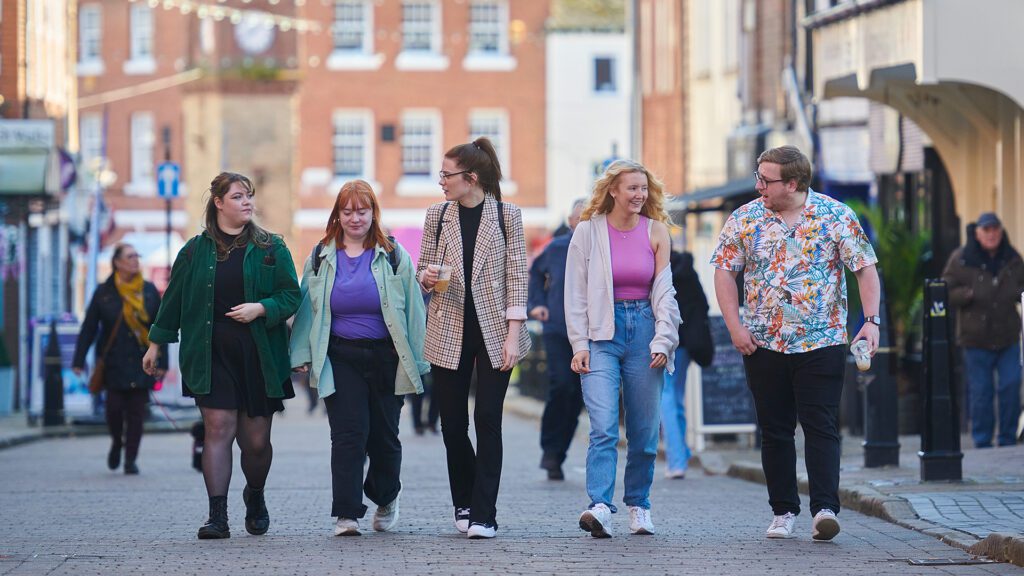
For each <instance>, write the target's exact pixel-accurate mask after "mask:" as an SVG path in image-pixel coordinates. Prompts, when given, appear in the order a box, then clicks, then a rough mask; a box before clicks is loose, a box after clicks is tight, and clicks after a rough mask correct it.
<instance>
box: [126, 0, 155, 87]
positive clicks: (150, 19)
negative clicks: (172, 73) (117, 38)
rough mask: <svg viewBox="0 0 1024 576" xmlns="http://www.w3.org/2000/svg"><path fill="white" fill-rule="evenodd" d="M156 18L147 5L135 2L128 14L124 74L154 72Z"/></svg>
mask: <svg viewBox="0 0 1024 576" xmlns="http://www.w3.org/2000/svg"><path fill="white" fill-rule="evenodd" d="M155 19H156V16H155V15H154V12H153V9H152V8H150V7H149V4H146V3H144V2H135V3H133V4H131V6H130V7H129V12H128V22H129V26H128V54H129V59H128V60H126V61H125V62H124V65H123V69H124V73H125V74H130V75H135V74H153V73H154V72H156V60H155V59H154V57H153V51H154V49H155V40H154V36H155V34H156V23H155Z"/></svg>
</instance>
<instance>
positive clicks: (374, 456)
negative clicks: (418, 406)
mask: <svg viewBox="0 0 1024 576" xmlns="http://www.w3.org/2000/svg"><path fill="white" fill-rule="evenodd" d="M425 332H426V312H425V310H424V306H423V295H422V294H421V293H420V289H419V285H418V284H417V282H416V277H415V269H414V267H413V263H412V260H411V259H410V258H409V254H408V253H406V251H405V250H404V249H403V248H402V247H401V246H400V245H399V244H398V243H397V242H395V241H394V240H393V239H391V238H389V237H388V236H386V235H385V234H384V232H383V230H381V225H380V206H379V205H378V204H377V198H376V194H374V192H373V189H372V188H371V187H370V185H369V184H367V183H366V182H364V181H362V180H353V181H351V182H346V183H345V185H344V186H342V187H341V191H340V192H338V197H337V199H336V200H335V203H334V209H333V210H332V211H331V216H330V218H329V219H328V220H327V230H326V233H325V234H324V239H323V240H322V241H321V242H320V243H319V244H318V245H317V248H316V249H314V250H313V254H312V255H310V257H309V259H307V260H306V265H305V267H304V269H303V272H302V304H301V305H300V306H299V312H298V313H297V314H296V315H295V323H294V325H293V326H292V339H291V361H292V366H293V367H294V368H295V370H296V371H300V372H306V371H307V370H308V371H309V372H310V376H309V384H310V386H314V387H316V388H317V389H318V391H319V393H320V397H321V398H323V399H324V404H325V405H326V407H327V417H328V420H329V422H330V426H331V479H332V484H333V490H332V492H333V496H334V501H333V504H332V509H331V516H334V517H336V518H337V523H336V524H335V528H334V534H335V536H356V535H359V534H360V531H359V519H360V518H362V517H363V516H364V515H365V514H366V506H365V505H364V504H363V493H364V492H365V493H366V496H367V498H369V499H370V500H371V501H372V502H374V503H375V504H377V510H376V512H375V513H374V515H373V529H374V530H377V531H378V532H384V531H387V530H390V529H391V528H392V527H393V526H394V525H395V522H396V521H397V520H398V497H399V494H400V492H401V489H402V483H401V482H400V479H399V476H400V472H401V467H402V443H401V442H400V441H399V440H398V415H399V413H400V412H401V410H402V396H403V395H405V394H420V393H422V392H423V385H422V383H421V381H420V374H425V373H426V372H427V371H428V370H429V369H430V365H429V364H427V363H426V361H424V360H423V336H424V333H425ZM367 457H369V460H370V467H369V469H368V470H367V472H366V478H365V480H364V478H363V462H364V461H366V459H367Z"/></svg>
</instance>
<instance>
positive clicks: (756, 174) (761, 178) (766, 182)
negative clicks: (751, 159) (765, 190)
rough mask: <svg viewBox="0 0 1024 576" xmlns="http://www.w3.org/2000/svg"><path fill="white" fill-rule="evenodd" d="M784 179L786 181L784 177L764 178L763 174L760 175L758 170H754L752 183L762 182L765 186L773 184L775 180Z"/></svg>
mask: <svg viewBox="0 0 1024 576" xmlns="http://www.w3.org/2000/svg"><path fill="white" fill-rule="evenodd" d="M785 181H786V179H785V178H779V179H777V180H769V179H767V178H765V177H764V176H761V173H760V172H758V171H756V170H755V171H754V183H755V184H762V185H764V186H767V185H769V184H775V183H776V182H785Z"/></svg>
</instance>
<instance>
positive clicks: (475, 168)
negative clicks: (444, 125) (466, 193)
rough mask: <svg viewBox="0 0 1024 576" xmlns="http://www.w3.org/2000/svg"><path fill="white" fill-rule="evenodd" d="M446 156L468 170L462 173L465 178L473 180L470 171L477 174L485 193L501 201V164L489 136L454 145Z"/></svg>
mask: <svg viewBox="0 0 1024 576" xmlns="http://www.w3.org/2000/svg"><path fill="white" fill-rule="evenodd" d="M444 157H445V158H451V159H452V160H455V163H456V164H458V165H459V168H462V169H463V170H465V171H466V172H467V173H466V174H463V175H462V179H463V180H465V181H467V182H468V181H470V180H471V178H470V176H469V172H472V173H473V174H476V178H477V181H478V182H480V187H481V188H483V191H484V193H485V194H490V195H491V196H494V199H495V200H497V201H498V202H501V184H500V182H501V164H499V163H498V154H497V152H495V151H494V144H491V141H490V139H489V138H486V137H480V138H477V139H476V140H473V141H472V142H470V143H469V144H459V145H458V146H453V147H452V148H451V149H450V150H448V151H447V152H445V153H444Z"/></svg>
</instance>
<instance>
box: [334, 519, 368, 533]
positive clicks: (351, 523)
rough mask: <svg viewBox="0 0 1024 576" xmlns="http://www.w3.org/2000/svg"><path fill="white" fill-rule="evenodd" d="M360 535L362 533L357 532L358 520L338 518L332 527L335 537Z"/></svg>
mask: <svg viewBox="0 0 1024 576" xmlns="http://www.w3.org/2000/svg"><path fill="white" fill-rule="evenodd" d="M360 534H362V532H360V531H359V520H356V519H355V518H342V517H340V516H339V517H338V522H337V524H335V525H334V535H335V536H359V535H360Z"/></svg>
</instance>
